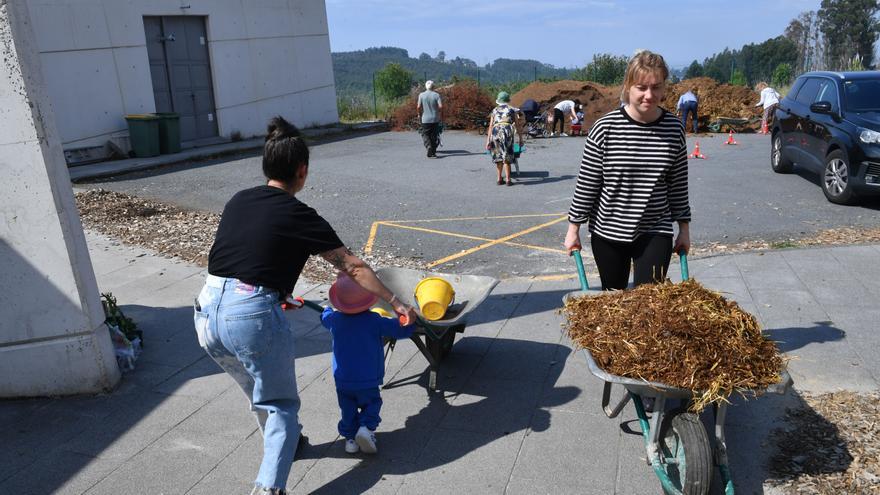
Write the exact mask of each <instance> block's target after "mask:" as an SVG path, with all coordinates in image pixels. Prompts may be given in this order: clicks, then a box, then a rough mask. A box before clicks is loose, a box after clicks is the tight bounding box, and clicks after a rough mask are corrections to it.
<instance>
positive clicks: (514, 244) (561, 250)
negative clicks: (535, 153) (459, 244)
mask: <svg viewBox="0 0 880 495" xmlns="http://www.w3.org/2000/svg"><path fill="white" fill-rule="evenodd" d="M382 225H385V226H387V227H397V228H399V229H407V230H416V231H418V232H426V233H429V234H438V235H446V236H449V237H461V238H462V239H470V240H472V241H483V242H492V241H494V239H488V238H486V237H477V236H473V235H467V234H459V233H457V232H446V231H443V230H435V229H426V228H423V227H412V226H410V225H397V224H395V223H391V222H382ZM503 244H507V245H508V246H517V247H524V248H528V249H537V250H539V251H550V252H551V253H561V254H568V253H567V252H566V251H565V250H564V249H555V248H548V247H544V246H533V245H531V244H522V243H520V242H504V243H503Z"/></svg>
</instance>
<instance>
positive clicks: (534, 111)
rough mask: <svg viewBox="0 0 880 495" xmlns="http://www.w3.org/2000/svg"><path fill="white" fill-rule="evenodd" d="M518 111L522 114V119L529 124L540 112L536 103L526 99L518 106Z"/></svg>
mask: <svg viewBox="0 0 880 495" xmlns="http://www.w3.org/2000/svg"><path fill="white" fill-rule="evenodd" d="M519 109H520V110H521V111H522V113H523V117H525V119H526V122H531V121H532V120H533V119H534V118H535V116H536V115H538V112H539V111H540V110H541V107H539V106H538V102H536V101H535V100H532V99H528V100H526V101H524V102H523V103H522V105H520V106H519Z"/></svg>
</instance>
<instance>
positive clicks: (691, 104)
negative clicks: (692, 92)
mask: <svg viewBox="0 0 880 495" xmlns="http://www.w3.org/2000/svg"><path fill="white" fill-rule="evenodd" d="M689 113H690V114H691V116H692V117H693V120H694V134H696V133H697V102H695V101H686V102H684V103H682V104H681V125H682V126H683V127H684V130H685V131H687V123H688V114H689Z"/></svg>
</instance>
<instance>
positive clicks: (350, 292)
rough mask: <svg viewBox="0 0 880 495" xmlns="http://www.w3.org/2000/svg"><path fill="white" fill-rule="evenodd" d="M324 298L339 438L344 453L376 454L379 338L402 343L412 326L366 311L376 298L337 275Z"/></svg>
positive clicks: (381, 372)
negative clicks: (327, 300)
mask: <svg viewBox="0 0 880 495" xmlns="http://www.w3.org/2000/svg"><path fill="white" fill-rule="evenodd" d="M329 298H330V302H331V303H332V304H333V306H334V307H335V308H336V310H335V311H334V310H333V309H332V308H326V309H325V310H324V312H323V313H322V314H321V323H322V324H323V325H324V327H326V328H327V329H328V330H330V333H331V334H332V335H333V378H334V379H335V380H336V397H337V399H338V400H339V410H340V412H341V415H342V419H340V420H339V434H340V435H342V436H343V437H345V451H346V452H347V453H349V454H355V453H357V452H358V451H361V452H364V453H367V454H375V453H376V452H377V450H378V449H377V447H376V434H375V432H376V427H377V426H379V422H380V421H381V418H380V417H379V410H380V409H381V408H382V397H381V395H380V394H379V385H381V384H382V380H383V379H384V377H385V358H384V356H383V353H382V347H383V345H382V344H383V343H382V337H390V338H393V339H404V338H407V337H409V336H410V335H412V333H413V330H414V329H415V326H414V325H408V326H401V325H400V323H399V322H398V320H397V319H396V318H394V319H392V318H383V317H382V316H379V315H378V314H377V313H374V312H372V311H370V307H371V306H372V305H373V304H375V303H376V299H377V298H376V296H375V295H373V294H372V293H370V292H368V291H367V290H366V289H364V288H362V287H361V286H360V285H358V284H357V282H355V281H354V280H352V279H351V278H350V277H349V276H348V275H346V274H344V273H341V272H340V273H339V275H338V276H337V277H336V282H334V283H333V285H332V286H330V293H329Z"/></svg>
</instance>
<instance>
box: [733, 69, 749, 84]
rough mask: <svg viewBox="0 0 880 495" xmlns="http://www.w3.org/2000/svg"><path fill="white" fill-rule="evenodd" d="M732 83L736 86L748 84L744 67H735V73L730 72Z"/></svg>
mask: <svg viewBox="0 0 880 495" xmlns="http://www.w3.org/2000/svg"><path fill="white" fill-rule="evenodd" d="M730 84H733V85H734V86H746V85H747V84H748V82H747V81H746V75H745V73H744V72H743V71H742V69H733V73H731V74H730Z"/></svg>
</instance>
